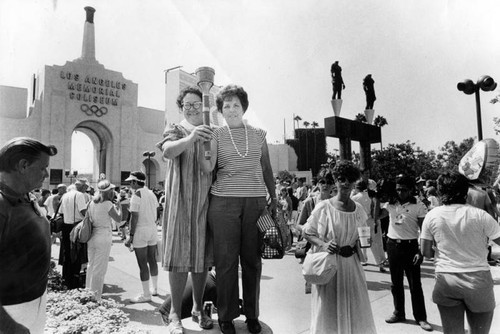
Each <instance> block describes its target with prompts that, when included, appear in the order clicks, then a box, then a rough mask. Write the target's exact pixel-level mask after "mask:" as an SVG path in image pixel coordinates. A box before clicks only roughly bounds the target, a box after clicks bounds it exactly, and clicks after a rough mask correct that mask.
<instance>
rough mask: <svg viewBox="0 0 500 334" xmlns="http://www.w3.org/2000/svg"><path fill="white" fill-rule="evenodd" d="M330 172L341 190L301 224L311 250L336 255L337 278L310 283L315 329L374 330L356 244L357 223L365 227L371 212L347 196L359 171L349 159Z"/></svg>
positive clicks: (321, 333)
mask: <svg viewBox="0 0 500 334" xmlns="http://www.w3.org/2000/svg"><path fill="white" fill-rule="evenodd" d="M332 174H333V177H334V180H335V185H336V187H337V191H338V193H337V195H336V196H334V197H333V198H331V199H328V200H324V201H321V202H319V203H318V204H316V206H315V208H314V210H313V212H312V213H311V216H310V217H309V219H308V220H307V223H306V224H305V225H304V227H303V233H304V237H305V238H306V239H307V240H308V241H309V242H310V243H311V244H312V250H313V252H318V251H324V252H329V253H332V254H337V273H336V275H335V276H334V277H333V279H332V280H331V281H330V282H329V283H327V284H326V285H313V287H312V298H311V300H312V305H311V333H312V334H332V333H339V334H349V333H353V334H357V333H363V334H370V333H376V329H375V323H374V321H373V315H372V310H371V306H370V299H369V298H368V289H367V286H366V278H365V273H364V271H363V268H362V267H361V260H363V261H364V258H363V254H362V252H361V251H360V249H359V246H358V239H359V236H358V229H357V228H358V227H359V226H367V223H366V220H367V218H368V217H367V215H366V212H365V210H364V209H363V207H362V206H361V205H360V204H357V203H355V202H354V201H353V200H351V199H350V197H349V196H350V194H351V190H352V188H353V186H354V182H355V181H356V180H357V179H359V177H360V172H359V170H358V169H357V168H356V167H355V166H354V165H353V164H352V163H351V162H348V161H341V162H339V163H338V164H337V165H336V166H335V167H334V168H333V171H332ZM330 226H333V230H332V228H330Z"/></svg>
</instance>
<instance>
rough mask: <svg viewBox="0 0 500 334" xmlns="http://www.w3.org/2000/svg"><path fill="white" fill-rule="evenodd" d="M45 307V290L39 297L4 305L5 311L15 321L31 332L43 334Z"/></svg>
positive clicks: (32, 333) (45, 317)
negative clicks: (20, 302)
mask: <svg viewBox="0 0 500 334" xmlns="http://www.w3.org/2000/svg"><path fill="white" fill-rule="evenodd" d="M46 307H47V291H45V292H44V294H43V295H42V296H41V297H38V298H37V299H34V300H32V301H29V302H26V303H22V304H16V305H4V306H3V308H4V309H5V311H6V312H7V313H8V314H9V315H10V316H11V317H12V319H14V321H15V322H17V323H19V324H21V325H23V326H24V327H26V328H28V329H29V331H30V333H31V334H43V333H44V329H45V321H46V319H47V315H46Z"/></svg>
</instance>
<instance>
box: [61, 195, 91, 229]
mask: <svg viewBox="0 0 500 334" xmlns="http://www.w3.org/2000/svg"><path fill="white" fill-rule="evenodd" d="M86 208H87V202H86V200H85V194H84V193H81V192H79V191H77V190H72V191H70V192H67V193H65V194H64V195H63V196H62V198H61V207H60V208H59V212H61V213H62V214H63V216H64V223H65V224H73V223H76V222H79V221H82V220H83V216H82V214H81V213H80V211H82V210H85V209H86Z"/></svg>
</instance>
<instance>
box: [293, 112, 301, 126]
mask: <svg viewBox="0 0 500 334" xmlns="http://www.w3.org/2000/svg"><path fill="white" fill-rule="evenodd" d="M293 120H294V122H293V124H294V125H295V122H297V128H299V121H301V120H302V117H300V116H299V115H297V116H295V117H294V118H293Z"/></svg>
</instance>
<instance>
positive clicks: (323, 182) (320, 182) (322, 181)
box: [318, 180, 333, 185]
mask: <svg viewBox="0 0 500 334" xmlns="http://www.w3.org/2000/svg"><path fill="white" fill-rule="evenodd" d="M318 183H319V184H328V185H332V184H333V181H330V180H328V181H327V180H319V181H318Z"/></svg>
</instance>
